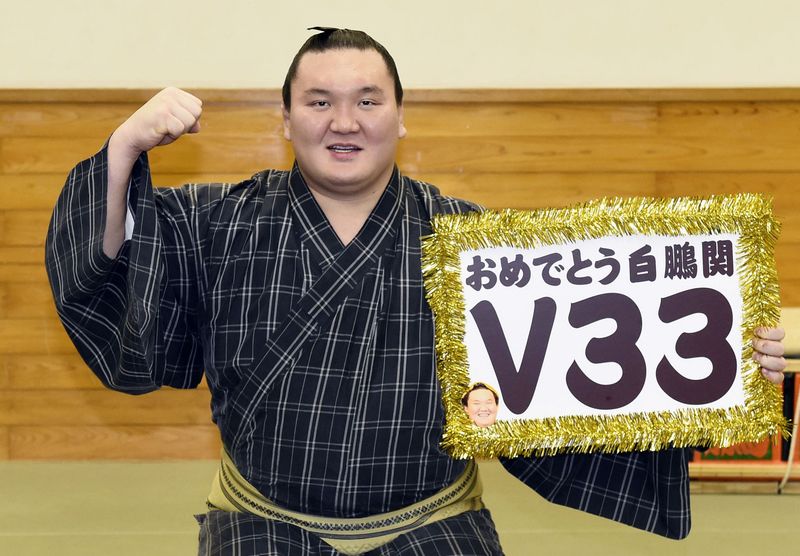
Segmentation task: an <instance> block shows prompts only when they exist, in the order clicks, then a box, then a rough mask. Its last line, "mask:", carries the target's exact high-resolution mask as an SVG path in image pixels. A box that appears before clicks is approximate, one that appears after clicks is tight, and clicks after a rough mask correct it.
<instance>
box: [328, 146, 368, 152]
mask: <svg viewBox="0 0 800 556" xmlns="http://www.w3.org/2000/svg"><path fill="white" fill-rule="evenodd" d="M328 150H329V151H333V152H335V153H354V152H358V151H360V150H363V149H361V147H357V146H356V145H331V146H329V147H328Z"/></svg>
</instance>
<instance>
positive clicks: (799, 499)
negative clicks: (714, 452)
mask: <svg viewBox="0 0 800 556" xmlns="http://www.w3.org/2000/svg"><path fill="white" fill-rule="evenodd" d="M215 465H216V464H215V463H214V462H209V461H201V462H180V463H106V462H103V463H83V462H80V463H31V462H2V463H0V473H2V475H3V476H4V477H5V481H4V486H3V488H2V490H0V555H3V556H6V555H8V556H33V555H44V554H47V555H54V554H57V555H59V556H73V555H75V556H77V555H81V556H93V555H104V556H105V555H113V556H129V555H143V554H144V555H148V556H160V555H165V556H166V555H169V556H174V555H183V554H186V555H191V554H195V553H196V526H195V523H194V519H193V518H192V514H193V513H197V512H201V511H203V507H204V504H203V501H204V499H205V495H206V493H207V488H208V485H209V483H210V480H211V477H212V475H213V472H214V469H215ZM481 470H482V473H483V480H484V488H485V496H484V498H485V501H486V503H487V506H488V507H489V508H490V509H491V510H492V513H493V515H494V518H495V521H496V523H497V528H498V530H499V532H500V538H501V540H502V542H503V546H504V548H505V551H506V554H508V556H527V555H533V554H547V555H559V554H564V555H573V554H575V555H579V554H580V555H583V554H591V555H593V556H603V555H614V556H623V555H628V554H631V555H640V554H646V555H647V556H660V555H670V556H673V555H677V556H681V555H694V554H697V555H700V554H702V555H704V556H708V555H709V554H712V555H713V554H715V553H716V554H726V555H738V554H759V553H763V554H797V553H798V552H797V550H798V549H797V547H798V546H800V489H797V488H794V486H793V488H792V489H791V493H788V494H787V493H785V494H783V495H780V496H778V495H774V494H761V495H753V494H748V495H743V494H695V495H693V498H692V502H693V509H694V527H693V531H692V533H691V534H690V535H689V537H688V538H687V539H686V540H683V541H670V540H666V539H662V538H659V537H656V536H653V535H649V534H647V533H642V532H639V531H636V530H634V529H631V528H629V527H625V526H621V525H617V524H615V523H612V522H610V521H607V520H603V519H599V518H596V517H592V516H588V515H584V514H581V513H579V512H576V511H573V510H568V509H565V508H561V507H558V506H554V505H552V504H548V503H547V502H544V501H543V500H542V499H541V498H539V497H538V496H537V495H536V494H534V493H533V492H530V491H528V490H527V489H525V488H523V487H521V486H520V485H519V483H517V482H516V480H515V479H513V478H512V477H511V476H510V475H508V474H506V473H505V471H504V470H503V469H502V468H501V467H500V465H499V464H497V463H496V462H484V463H482V464H481Z"/></svg>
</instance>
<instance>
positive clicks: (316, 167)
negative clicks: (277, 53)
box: [283, 48, 406, 199]
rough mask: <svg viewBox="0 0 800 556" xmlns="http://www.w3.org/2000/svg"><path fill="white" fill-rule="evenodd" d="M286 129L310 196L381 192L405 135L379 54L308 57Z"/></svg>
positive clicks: (295, 85) (336, 52)
mask: <svg viewBox="0 0 800 556" xmlns="http://www.w3.org/2000/svg"><path fill="white" fill-rule="evenodd" d="M291 91H292V92H291V94H292V97H291V98H292V105H291V110H289V111H287V110H286V109H285V108H284V110H283V129H284V136H285V137H286V139H288V140H290V141H291V142H292V145H293V147H294V152H295V156H296V157H297V163H298V165H299V166H300V171H301V172H302V174H303V177H304V178H305V179H306V182H307V183H308V185H309V187H311V188H312V190H315V191H317V192H320V193H323V194H325V195H327V196H330V197H333V198H338V199H347V198H353V197H357V196H361V195H364V194H375V193H380V192H382V191H383V189H384V188H385V187H386V184H387V183H388V182H389V178H390V177H391V174H392V170H393V168H394V160H395V152H396V150H397V142H398V140H399V139H400V138H401V137H404V136H405V134H406V130H405V127H404V126H403V110H402V107H401V106H400V107H399V106H397V102H396V100H395V96H394V81H393V80H392V77H391V75H390V74H389V70H388V69H387V68H386V63H385V62H384V61H383V58H382V57H381V55H380V54H378V53H377V52H376V51H374V50H357V49H352V48H348V49H339V50H327V51H325V52H309V53H307V54H305V55H304V56H303V57H302V58H301V60H300V64H299V66H298V69H297V74H296V76H295V79H294V81H292V89H291Z"/></svg>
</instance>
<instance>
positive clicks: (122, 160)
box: [103, 87, 203, 258]
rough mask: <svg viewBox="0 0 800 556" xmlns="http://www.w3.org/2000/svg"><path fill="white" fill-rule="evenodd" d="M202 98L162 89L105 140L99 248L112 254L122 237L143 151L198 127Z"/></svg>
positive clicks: (111, 255) (196, 130)
mask: <svg viewBox="0 0 800 556" xmlns="http://www.w3.org/2000/svg"><path fill="white" fill-rule="evenodd" d="M202 111H203V103H202V101H201V100H200V99H199V98H197V97H195V96H193V95H191V94H189V93H187V92H186V91H182V90H180V89H176V88H174V87H169V88H166V89H163V90H162V91H160V92H159V93H158V94H156V95H155V96H154V97H153V98H151V99H150V100H149V101H147V103H146V104H144V106H142V107H141V108H139V110H137V111H136V112H134V113H133V115H132V116H131V117H130V118H128V119H127V120H125V122H124V123H123V124H122V125H121V126H119V127H118V128H117V129H116V131H114V133H113V134H112V135H111V139H109V142H108V206H107V211H106V228H105V233H104V235H103V252H104V253H105V254H106V256H108V257H112V258H113V257H115V256H116V254H117V252H119V249H120V247H121V246H122V243H123V241H124V240H125V215H126V213H127V195H128V182H129V179H130V174H131V170H132V169H133V165H134V163H135V162H136V159H137V158H139V155H140V154H142V153H143V152H147V151H149V150H150V149H152V148H154V147H158V146H161V145H168V144H170V143H172V142H174V141H175V140H177V139H178V138H179V137H180V136H181V135H184V134H185V133H197V132H198V131H200V115H201V114H202Z"/></svg>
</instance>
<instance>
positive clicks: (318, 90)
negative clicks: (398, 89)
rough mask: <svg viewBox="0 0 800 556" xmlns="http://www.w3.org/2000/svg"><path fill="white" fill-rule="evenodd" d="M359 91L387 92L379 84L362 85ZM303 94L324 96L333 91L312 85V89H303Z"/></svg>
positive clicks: (366, 92) (381, 93)
mask: <svg viewBox="0 0 800 556" xmlns="http://www.w3.org/2000/svg"><path fill="white" fill-rule="evenodd" d="M358 92H359V93H360V94H378V95H383V94H385V93H384V92H383V89H381V88H380V87H378V86H377V85H366V86H364V87H361V88H360V89H359V90H358ZM303 94H304V95H306V96H313V95H323V96H327V95H330V94H332V93H331V91H330V90H328V89H321V88H319V87H312V88H310V89H306V90H305V91H303Z"/></svg>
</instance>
